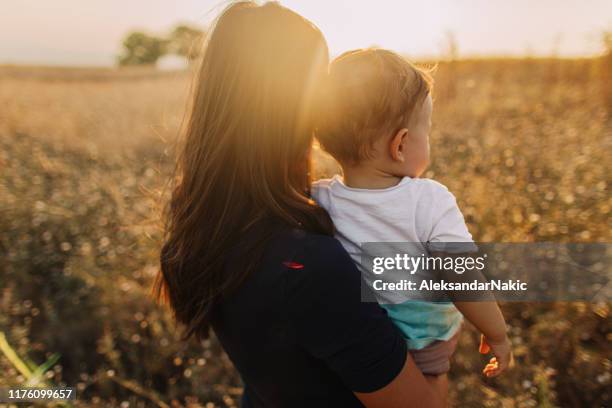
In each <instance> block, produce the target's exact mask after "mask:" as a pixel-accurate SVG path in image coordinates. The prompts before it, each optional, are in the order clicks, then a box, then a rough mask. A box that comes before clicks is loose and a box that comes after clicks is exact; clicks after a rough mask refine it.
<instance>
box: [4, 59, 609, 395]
mask: <svg viewBox="0 0 612 408" xmlns="http://www.w3.org/2000/svg"><path fill="white" fill-rule="evenodd" d="M610 72H612V66H611V62H610V57H608V58H605V57H603V58H597V59H581V60H557V59H521V60H518V59H517V60H502V59H499V60H473V61H469V60H468V61H453V62H446V63H442V64H440V65H439V66H438V68H437V71H436V74H435V79H436V88H435V107H434V119H433V120H434V128H433V132H432V135H431V142H432V155H433V163H432V165H431V167H430V170H429V171H428V173H427V174H426V176H427V177H433V178H435V179H437V180H439V181H441V182H442V183H444V184H446V185H447V186H448V187H449V189H450V190H451V191H453V192H454V193H455V195H456V196H457V198H458V201H459V205H460V207H461V208H462V210H463V212H464V214H465V216H466V219H467V221H468V224H469V227H470V230H471V232H472V234H473V235H474V237H475V238H476V240H478V241H491V242H512V241H517V242H532V241H553V242H596V241H602V242H610V241H611V238H612V236H611V234H610V231H611V226H612V225H611V222H610V209H611V206H612V197H611V196H610V192H609V188H610V181H611V179H610V178H611V174H612V172H611V169H610V164H611V163H612V157H611V152H612V117H611V115H612V82H611V80H610V77H609V75H610ZM189 78H190V75H189V74H188V73H182V72H157V71H152V70H147V69H130V70H128V69H125V70H110V69H109V70H105V69H64V68H37V67H10V66H5V67H0V231H1V235H0V385H17V384H21V383H23V382H24V381H26V380H27V379H31V378H32V377H41V378H43V380H44V381H46V382H47V383H48V384H56V385H57V384H67V385H69V386H75V387H77V389H78V394H79V401H77V402H75V405H76V406H100V407H107V406H121V407H127V406H159V407H166V406H173V407H174V406H177V407H178V406H191V407H198V406H206V407H212V406H228V407H233V406H237V404H238V402H239V396H240V393H241V383H240V379H239V377H238V375H237V374H236V372H235V371H234V369H233V367H232V364H231V362H230V361H229V360H228V358H227V357H226V356H225V355H224V354H223V352H222V351H221V349H220V347H219V346H218V344H217V343H216V341H215V340H214V338H213V339H211V340H209V341H205V342H204V343H203V344H195V343H193V342H191V343H188V344H185V343H182V342H180V341H179V337H180V331H179V330H177V329H176V327H175V325H174V323H173V322H172V319H171V316H170V314H169V312H168V311H167V310H166V309H164V308H163V307H160V306H157V305H155V304H154V303H153V302H152V300H151V297H150V288H151V280H152V277H153V276H154V274H155V273H156V271H157V267H158V264H157V260H158V248H159V240H160V228H159V213H160V206H161V205H162V201H163V200H162V197H163V196H164V194H165V192H166V190H165V186H166V182H167V179H168V177H169V175H170V173H171V170H172V157H173V151H174V141H175V139H176V135H177V133H178V129H179V127H180V123H181V121H182V118H183V112H184V107H185V100H186V96H187V95H188V93H189V87H190V80H189ZM314 152H315V165H316V171H315V173H316V174H317V175H318V176H321V175H330V174H332V173H333V172H334V171H336V167H335V165H334V163H333V161H332V160H331V159H330V158H329V157H326V156H325V155H324V154H323V153H322V152H321V151H320V150H319V149H317V148H315V150H314ZM609 306H610V305H609V303H598V304H585V303H554V304H553V303H538V304H525V303H520V304H519V303H509V304H505V305H503V309H504V313H505V315H506V317H507V321H508V323H509V325H510V327H511V338H512V341H513V343H514V347H515V354H516V360H517V365H516V367H515V368H514V370H513V371H512V372H509V373H508V374H507V375H505V376H504V377H502V378H499V379H484V378H483V377H482V375H480V374H479V372H480V370H481V368H482V367H483V365H484V361H485V360H484V358H482V357H480V356H479V355H478V353H477V339H478V336H477V333H476V332H475V331H473V330H472V329H470V328H468V330H465V331H464V332H463V334H462V337H461V339H460V346H459V351H458V353H457V355H456V358H455V360H454V366H453V368H452V372H451V383H452V386H451V398H452V400H453V401H454V403H455V404H456V406H461V407H480V406H484V407H555V406H561V407H604V406H610V405H611V400H612V395H611V387H610V385H611V382H612V362H611V360H610V356H611V347H610V344H612V332H611V328H612V325H611V322H610V316H609V313H610V311H609ZM4 340H6V341H4ZM245 341H248V339H245Z"/></svg>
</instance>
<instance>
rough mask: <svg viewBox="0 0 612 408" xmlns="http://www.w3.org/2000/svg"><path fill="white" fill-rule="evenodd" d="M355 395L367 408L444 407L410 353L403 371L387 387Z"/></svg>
mask: <svg viewBox="0 0 612 408" xmlns="http://www.w3.org/2000/svg"><path fill="white" fill-rule="evenodd" d="M355 395H356V396H357V398H359V400H360V401H361V402H362V403H363V405H365V406H366V407H367V408H387V407H388V408H397V407H419V408H420V407H423V408H430V407H431V408H434V407H442V406H443V404H442V400H441V398H440V396H439V395H438V394H436V393H435V391H434V388H433V387H432V386H431V385H430V384H429V383H428V382H427V380H426V379H425V377H424V376H423V374H421V371H420V370H419V369H418V368H417V366H416V364H415V363H414V360H413V359H412V356H411V355H410V353H408V354H407V355H406V362H405V363H404V368H402V371H400V373H399V374H398V375H397V377H395V379H393V381H391V382H390V383H389V384H387V385H386V386H385V387H383V388H381V389H379V390H377V391H374V392H370V393H362V392H356V393H355Z"/></svg>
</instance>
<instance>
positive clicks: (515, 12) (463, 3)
mask: <svg viewBox="0 0 612 408" xmlns="http://www.w3.org/2000/svg"><path fill="white" fill-rule="evenodd" d="M1 3H2V4H1V6H0V38H2V39H3V40H2V41H0V64H6V63H13V64H19V63H25V64H48V65H105V66H110V65H113V64H114V63H115V61H116V56H117V55H118V54H119V53H120V51H121V40H122V38H123V37H124V36H125V34H126V33H128V32H129V31H131V30H136V29H139V30H145V31H148V32H151V33H156V34H160V35H163V34H164V33H166V32H167V31H169V30H170V29H171V28H172V27H173V26H174V25H176V24H177V23H181V22H187V23H193V24H198V25H202V26H204V25H206V24H208V23H209V22H210V21H211V20H212V19H213V18H214V17H215V16H216V15H217V13H218V12H219V11H220V10H221V9H222V8H223V7H224V5H226V4H227V3H228V2H227V1H219V0H85V1H84V0H1ZM280 3H281V4H283V5H285V6H287V7H289V8H291V9H293V10H295V11H297V12H298V13H300V14H302V15H303V16H305V17H306V18H308V19H310V20H311V21H312V22H313V23H315V24H316V25H317V26H319V28H320V29H321V30H322V32H323V34H324V35H325V36H326V38H327V41H328V43H329V46H330V51H331V53H332V55H336V54H338V53H341V52H343V51H345V50H348V49H353V48H360V47H368V46H372V45H376V46H381V47H385V48H390V49H393V50H396V51H399V52H402V53H405V54H407V55H409V56H411V57H413V58H419V57H439V56H441V55H444V53H445V50H446V49H447V44H448V40H447V38H448V33H452V35H453V37H454V38H455V41H456V43H457V45H458V50H459V55H460V56H484V55H496V56H501V55H508V56H524V55H531V56H549V55H551V54H556V55H560V56H564V57H575V56H591V55H595V54H597V53H599V52H601V49H602V46H601V35H602V33H603V32H604V31H612V1H611V0H395V1H393V0H378V1H372V0H370V1H366V0H353V1H348V0H284V1H283V0H281V1H280Z"/></svg>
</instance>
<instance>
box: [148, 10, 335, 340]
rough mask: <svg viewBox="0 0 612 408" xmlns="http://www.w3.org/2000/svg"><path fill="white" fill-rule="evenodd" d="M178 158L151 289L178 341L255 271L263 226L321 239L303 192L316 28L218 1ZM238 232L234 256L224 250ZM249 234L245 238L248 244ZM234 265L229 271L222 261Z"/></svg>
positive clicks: (195, 331) (289, 16)
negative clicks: (222, 6)
mask: <svg viewBox="0 0 612 408" xmlns="http://www.w3.org/2000/svg"><path fill="white" fill-rule="evenodd" d="M205 47H206V48H205V51H204V56H203V60H202V63H201V68H200V70H199V73H198V78H197V80H196V85H195V89H194V95H193V101H192V106H191V113H190V117H189V118H188V121H187V122H186V124H187V126H186V135H185V140H184V145H183V147H182V149H181V150H180V152H179V157H178V161H177V170H176V173H177V174H176V177H175V181H174V186H173V190H172V197H171V199H170V202H169V205H168V207H167V210H166V215H165V222H166V224H165V238H164V243H163V247H162V251H161V257H160V258H161V260H160V261H161V272H160V274H159V275H158V279H157V284H156V293H157V296H158V297H159V298H160V299H161V300H166V301H167V302H169V304H170V306H171V308H172V309H173V311H174V313H175V316H176V319H177V320H178V321H179V322H181V323H183V324H184V325H185V326H186V332H185V337H186V338H188V337H191V336H195V337H197V338H200V339H201V338H204V337H206V336H207V335H208V330H209V326H210V318H211V311H212V310H213V307H214V306H215V304H217V302H219V301H220V300H221V299H222V298H223V297H224V296H225V295H227V294H228V293H229V292H230V291H232V290H234V289H235V288H237V287H238V286H239V285H240V284H241V283H242V282H243V281H244V280H245V278H246V277H247V276H248V274H249V273H251V272H252V271H253V270H254V268H256V267H257V263H258V261H259V259H260V258H261V256H262V253H263V251H264V249H265V246H266V244H267V242H268V241H269V239H270V238H271V235H272V232H273V231H274V229H273V227H272V226H273V225H283V226H287V227H290V228H301V229H304V230H307V231H312V232H316V233H321V234H327V235H330V234H332V230H333V226H332V223H331V220H330V218H329V216H328V215H327V213H326V212H325V211H324V210H323V209H321V208H320V207H318V206H316V205H315V204H314V203H313V202H312V200H310V199H309V198H308V196H307V195H306V191H307V189H308V185H309V182H310V180H309V175H308V168H309V155H310V154H309V153H310V146H311V143H312V134H313V117H314V114H313V110H314V108H315V107H316V105H317V104H316V103H315V96H316V94H317V85H316V84H317V83H318V82H319V80H320V79H321V77H322V76H323V75H324V74H325V72H326V70H327V63H328V51H327V45H326V43H325V40H324V38H323V36H322V34H321V32H320V31H319V30H318V29H317V28H316V27H315V26H313V25H312V24H311V23H310V22H309V21H307V20H305V19H304V18H302V17H301V16H299V15H298V14H296V13H294V12H292V11H291V10H288V9H286V8H284V7H282V6H280V5H278V4H276V3H267V4H264V5H262V6H258V5H257V4H255V3H253V2H239V3H234V4H232V5H230V6H229V7H228V8H227V9H226V10H225V11H224V12H223V13H222V14H221V16H220V17H219V18H218V20H217V22H216V24H215V26H214V29H213V30H212V32H211V33H210V34H209V36H208V39H207V43H206V45H205ZM246 234H249V236H250V237H251V238H255V239H250V240H248V243H247V244H245V245H242V246H241V248H240V251H239V254H238V256H236V253H235V252H236V250H235V248H236V246H237V245H238V244H239V243H241V242H242V241H241V239H242V238H243V237H244V236H245V235H246ZM253 235H255V236H254V237H253ZM230 257H232V258H234V261H235V258H237V259H238V262H234V263H233V266H232V267H231V268H228V267H226V264H227V262H228V260H229V259H228V258H230Z"/></svg>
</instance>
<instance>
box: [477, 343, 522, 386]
mask: <svg viewBox="0 0 612 408" xmlns="http://www.w3.org/2000/svg"><path fill="white" fill-rule="evenodd" d="M479 351H480V353H481V354H488V353H489V352H492V353H493V355H494V356H495V357H493V358H491V360H489V364H487V365H486V367H485V368H484V369H483V370H482V373H483V374H484V375H486V376H487V377H497V376H498V375H500V374H501V373H502V372H504V371H505V370H506V369H507V368H508V367H511V366H512V364H513V363H514V357H513V356H512V347H511V345H510V340H509V339H508V337H506V338H505V339H504V340H502V341H501V342H492V341H490V340H488V339H486V338H485V336H484V335H482V336H481V337H480V348H479Z"/></svg>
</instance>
